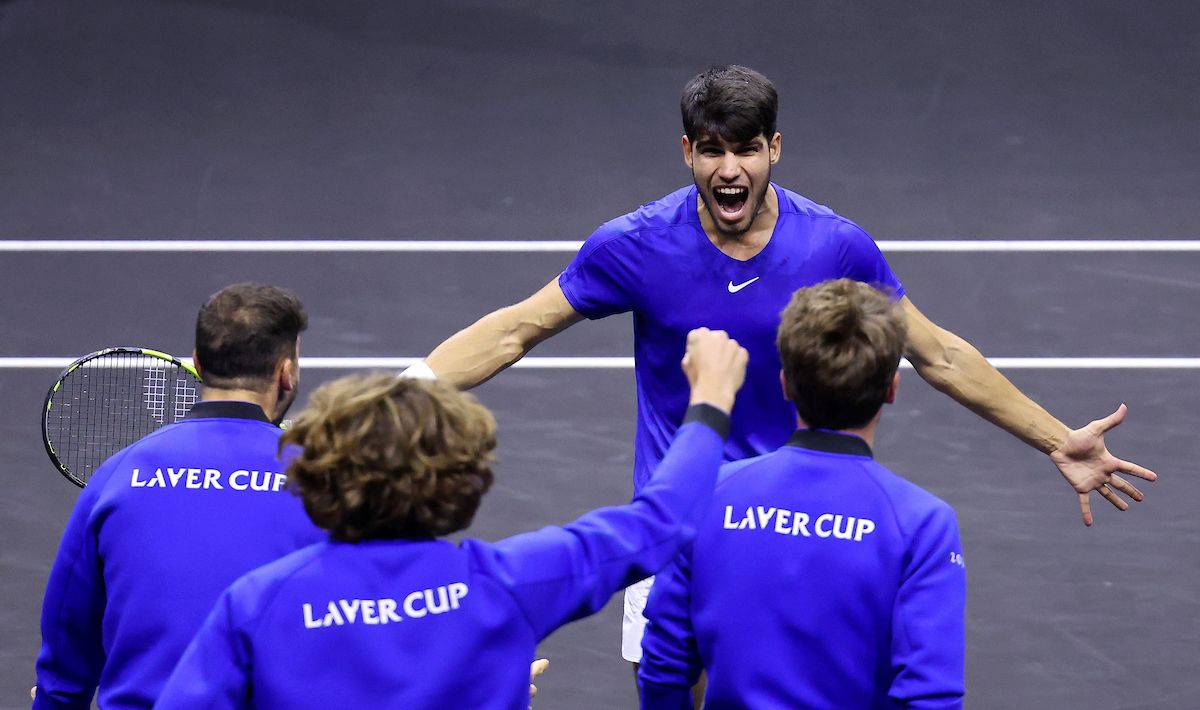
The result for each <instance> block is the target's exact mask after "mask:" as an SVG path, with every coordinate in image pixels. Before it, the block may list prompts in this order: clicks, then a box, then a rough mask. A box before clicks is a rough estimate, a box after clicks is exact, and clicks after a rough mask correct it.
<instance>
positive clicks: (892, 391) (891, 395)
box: [883, 370, 900, 404]
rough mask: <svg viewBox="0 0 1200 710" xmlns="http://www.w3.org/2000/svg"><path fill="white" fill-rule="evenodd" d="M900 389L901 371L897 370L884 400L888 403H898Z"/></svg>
mask: <svg viewBox="0 0 1200 710" xmlns="http://www.w3.org/2000/svg"><path fill="white" fill-rule="evenodd" d="M898 389H900V371H899V370H897V371H896V374H894V375H892V384H891V385H889V386H888V391H887V396H886V397H884V398H883V401H884V402H885V403H887V404H895V403H896V390H898Z"/></svg>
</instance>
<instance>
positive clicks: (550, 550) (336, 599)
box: [158, 406, 729, 710]
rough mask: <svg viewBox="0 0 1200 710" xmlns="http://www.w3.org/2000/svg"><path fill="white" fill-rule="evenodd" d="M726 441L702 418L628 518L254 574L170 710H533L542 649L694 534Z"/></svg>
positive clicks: (192, 652) (220, 609)
mask: <svg viewBox="0 0 1200 710" xmlns="http://www.w3.org/2000/svg"><path fill="white" fill-rule="evenodd" d="M697 418H700V421H696V419H697ZM704 422H708V424H706V423H704ZM728 426H729V420H728V418H727V417H726V416H725V415H724V414H721V413H720V412H719V411H718V410H716V409H713V408H712V407H707V406H700V407H693V408H692V409H690V410H689V413H688V417H687V420H686V421H685V423H684V425H683V426H682V427H680V429H679V432H678V435H677V437H676V439H675V443H674V445H673V446H672V447H671V449H670V451H669V452H668V453H667V456H666V457H665V458H664V460H663V462H662V464H661V465H660V466H659V468H658V470H657V472H656V473H655V474H654V476H653V477H652V479H651V480H650V482H649V483H648V484H647V485H646V486H645V487H643V488H642V490H641V491H640V492H639V493H638V495H637V496H636V497H635V498H634V499H633V502H632V503H630V504H629V505H624V506H619V507H613V508H604V509H601V510H596V511H593V512H591V513H588V514H586V515H584V516H583V517H581V518H579V519H578V520H576V521H575V522H573V523H571V524H569V525H566V526H564V527H548V528H544V529H542V530H539V531H537V532H532V533H526V534H523V535H517V536H515V537H511V538H508V539H505V540H501V541H500V542H497V543H487V542H482V541H479V540H472V539H468V540H464V541H462V542H461V543H459V544H457V545H456V544H454V543H451V542H448V541H445V540H434V539H427V540H407V539H391V540H374V541H367V542H360V543H340V542H325V543H322V544H319V545H314V546H312V547H308V548H306V549H304V550H301V551H299V552H297V553H295V554H292V555H289V556H288V557H286V558H284V559H282V560H279V561H277V562H275V563H273V564H270V565H267V566H266V567H263V568H261V569H258V570H255V571H254V572H251V573H250V574H248V575H246V576H245V577H242V578H241V579H239V580H238V581H237V582H236V583H235V584H234V585H233V586H232V587H230V588H229V590H228V591H226V592H225V594H223V595H222V596H221V598H220V600H219V601H218V602H217V606H216V608H215V609H214V610H213V612H212V614H211V615H210V616H209V618H208V620H207V621H206V622H205V624H204V628H203V629H202V630H201V631H200V633H199V634H198V635H197V637H196V640H195V641H194V642H193V643H192V645H191V646H190V647H189V648H188V650H187V652H186V653H185V654H184V657H183V659H182V660H181V661H180V663H179V667H178V668H176V669H175V672H174V674H172V676H171V679H170V681H169V682H168V683H167V687H166V689H165V690H164V691H163V695H162V697H161V699H160V701H159V705H158V707H160V708H243V707H264V708H334V707H345V708H376V707H379V708H382V707H391V708H408V709H415V708H439V709H441V708H473V709H474V708H506V709H509V710H516V709H518V708H519V709H520V710H525V708H526V707H528V705H529V664H530V662H531V661H532V660H533V658H534V651H535V650H536V646H537V644H538V642H539V641H541V640H542V639H544V638H545V637H546V636H548V635H549V634H550V633H551V632H552V631H554V630H555V629H557V628H558V627H559V626H562V625H563V624H565V623H567V622H569V621H572V620H574V619H578V618H580V617H582V616H586V615H587V614H591V613H593V612H595V611H597V610H598V609H600V607H602V606H603V605H604V604H605V602H607V601H608V599H609V598H610V597H611V596H612V594H613V592H614V591H616V590H618V589H620V588H621V587H624V586H626V585H628V584H631V583H633V582H635V581H637V580H639V579H642V578H644V577H647V576H649V575H650V574H652V573H654V572H656V571H657V570H658V569H659V568H660V567H662V566H663V565H665V564H666V563H667V562H669V561H670V560H671V559H672V558H673V557H674V556H675V555H676V554H677V553H678V552H679V549H680V546H681V545H683V543H684V542H686V541H687V540H688V539H690V538H691V536H692V535H693V534H694V532H695V529H694V527H693V525H692V521H693V520H694V518H695V516H696V515H697V514H699V513H700V512H701V511H703V510H704V509H705V508H706V507H707V504H708V501H709V499H710V498H711V496H712V489H713V485H714V484H715V482H716V475H717V469H718V468H719V466H720V462H721V451H722V448H723V444H724V442H723V438H724V434H726V433H727V432H728ZM714 427H715V428H714ZM716 429H719V430H721V433H718V432H717V431H716Z"/></svg>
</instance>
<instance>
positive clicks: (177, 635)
mask: <svg viewBox="0 0 1200 710" xmlns="http://www.w3.org/2000/svg"><path fill="white" fill-rule="evenodd" d="M279 435H280V429H279V428H278V427H276V426H274V425H273V424H271V423H270V422H269V421H267V420H266V417H265V416H264V415H263V413H262V410H261V409H260V408H258V407H257V406H255V405H251V404H249V403H244V402H201V403H198V404H197V405H196V409H195V410H194V411H193V413H192V414H191V415H190V416H189V417H188V418H187V419H185V420H184V421H182V422H180V423H178V424H173V425H171V426H168V427H165V428H163V429H161V430H159V431H157V432H155V433H154V434H151V435H150V436H149V437H147V438H145V439H143V440H142V441H140V442H138V443H136V444H134V445H133V446H130V447H129V448H127V449H125V450H124V451H122V452H120V453H118V454H117V455H115V456H114V457H113V458H111V459H110V460H109V461H108V462H106V463H105V464H104V465H103V466H101V467H100V469H98V470H97V472H96V474H95V475H94V476H93V477H92V479H91V481H89V483H88V486H87V488H85V489H84V491H83V493H82V494H81V496H80V501H79V504H78V510H77V513H76V515H75V516H74V517H73V519H72V525H76V526H79V525H81V526H83V528H84V530H85V533H84V536H85V537H86V538H88V539H89V541H91V540H94V547H92V545H90V544H89V545H86V546H83V547H81V548H80V549H79V550H78V551H77V552H78V557H76V558H73V559H70V560H63V563H64V564H68V565H71V566H74V563H75V561H76V560H79V561H81V562H83V561H84V559H86V558H89V557H93V556H94V557H96V558H98V559H99V560H101V561H102V564H101V576H100V577H99V579H97V580H94V581H98V582H99V583H100V584H102V586H101V587H100V589H99V590H98V589H94V588H89V587H90V585H89V586H84V583H85V580H92V577H90V576H89V575H83V576H80V577H74V578H72V579H70V580H68V581H67V582H66V583H65V584H64V585H62V586H55V587H54V588H53V591H55V592H56V593H60V594H59V596H55V597H52V596H50V595H49V594H48V596H47V599H46V616H45V619H44V623H43V626H44V628H45V629H46V631H45V632H44V633H47V632H48V633H49V634H51V635H61V636H62V637H61V638H60V639H54V640H53V641H52V642H51V645H50V646H47V648H63V647H67V646H70V645H71V639H70V638H69V637H70V636H71V635H72V634H73V633H74V629H73V628H72V625H71V619H72V618H78V617H77V616H76V615H77V614H78V612H79V607H80V605H94V604H100V605H101V607H100V609H99V610H97V611H99V613H100V620H101V624H102V628H103V633H102V636H101V637H100V638H99V639H97V640H100V641H101V642H102V645H101V646H100V647H93V650H94V651H95V652H102V653H103V672H102V674H101V676H100V678H99V687H100V693H99V696H98V700H99V702H100V705H101V706H102V707H149V706H151V705H152V704H153V703H154V699H155V698H156V697H157V695H158V691H159V690H160V689H161V687H162V684H163V683H164V682H165V681H166V678H167V676H168V675H169V674H170V672H171V669H172V668H173V667H174V665H175V662H176V661H177V660H178V659H179V656H180V655H182V654H183V650H184V649H185V648H186V647H187V644H188V643H189V642H190V641H191V639H192V636H193V635H194V634H195V632H196V629H198V628H200V624H201V623H202V622H203V621H204V618H205V616H207V614H208V612H209V610H210V609H211V608H212V602H213V600H214V599H216V598H217V597H218V596H219V595H220V593H221V592H222V591H223V590H224V589H225V587H227V586H229V584H230V583H231V582H233V580H235V579H237V578H238V577H239V576H241V575H242V574H244V573H245V572H246V571H247V570H250V569H254V568H255V567H258V566H259V565H262V564H265V563H267V562H270V561H271V560H274V559H277V558H279V557H281V556H283V555H286V554H288V553H290V552H292V551H294V550H296V549H298V548H300V547H303V546H305V545H308V544H311V543H313V542H314V541H316V540H318V539H320V537H322V535H321V533H320V531H319V530H317V529H316V527H314V526H313V524H312V523H311V522H310V521H309V520H308V517H307V516H306V515H305V514H304V509H303V508H302V507H301V505H300V503H299V501H298V500H296V498H295V497H294V496H291V495H288V494H287V493H286V492H284V491H282V490H280V489H281V486H282V482H283V474H282V470H283V464H282V463H281V462H280V461H279V460H278V459H277V458H276V456H275V454H274V452H275V451H276V450H277V449H278V442H279ZM72 532H73V531H71V530H68V533H67V535H66V536H64V537H66V538H67V539H73V538H75V539H77V538H76V537H75V536H74V535H73V534H72ZM100 590H102V593H103V596H98V595H97V592H98V591H100ZM59 642H60V643H61V645H60V643H59ZM68 662H70V658H69V657H63V656H57V655H48V654H46V653H43V656H42V657H41V658H40V659H39V665H40V666H42V668H43V669H44V670H50V669H52V668H56V667H57V668H58V671H64V670H65V669H63V668H61V665H60V664H65V663H68ZM88 665H89V666H90V665H92V663H88ZM64 675H65V673H64ZM39 684H41V681H40V683H39ZM55 690H56V688H54V687H46V686H45V685H41V687H40V691H41V692H39V694H38V699H40V700H42V701H43V702H47V703H49V702H51V700H52V698H53V696H54V691H55ZM88 699H90V692H89V698H88ZM83 703H84V704H87V701H86V700H84V701H83Z"/></svg>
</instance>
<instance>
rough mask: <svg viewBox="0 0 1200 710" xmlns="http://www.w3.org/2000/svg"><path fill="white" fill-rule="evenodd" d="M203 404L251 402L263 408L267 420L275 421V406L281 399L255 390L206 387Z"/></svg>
mask: <svg viewBox="0 0 1200 710" xmlns="http://www.w3.org/2000/svg"><path fill="white" fill-rule="evenodd" d="M200 401H201V402H218V401H220V402H249V403H251V404H257V405H258V406H260V407H262V410H263V412H265V413H266V415H267V419H271V420H274V418H275V405H276V404H278V402H279V398H278V396H276V393H275V392H272V391H267V392H255V391H254V390H239V389H222V388H219V387H205V388H204V391H203V392H201V394H200Z"/></svg>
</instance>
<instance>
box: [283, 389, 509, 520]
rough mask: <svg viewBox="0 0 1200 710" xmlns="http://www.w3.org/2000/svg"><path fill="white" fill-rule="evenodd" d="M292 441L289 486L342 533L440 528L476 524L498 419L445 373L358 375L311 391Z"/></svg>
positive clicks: (287, 436) (288, 439) (287, 438)
mask: <svg viewBox="0 0 1200 710" xmlns="http://www.w3.org/2000/svg"><path fill="white" fill-rule="evenodd" d="M289 444H296V445H299V446H300V447H302V451H301V452H300V453H299V455H298V456H297V457H296V458H295V459H293V460H292V462H291V463H290V464H289V465H288V467H287V475H288V486H289V488H292V489H293V490H294V491H297V492H298V493H299V495H300V498H301V499H302V500H303V501H304V509H305V510H306V511H308V515H309V517H310V518H312V520H313V522H314V523H316V524H317V525H318V526H319V527H321V528H324V529H326V530H328V531H329V533H330V535H331V536H332V537H333V538H334V539H337V540H342V541H346V542H357V541H360V540H370V539H380V538H427V537H437V536H440V535H447V534H449V533H452V532H454V531H456V530H461V529H463V528H465V527H467V526H468V525H470V524H471V519H472V518H473V517H474V516H475V511H476V510H477V509H478V508H479V502H480V499H482V498H483V494H484V493H486V492H487V490H488V488H490V487H491V485H492V469H491V464H492V461H493V456H492V450H493V449H495V447H496V421H495V419H494V418H493V417H492V414H491V412H489V411H488V410H487V408H486V407H484V406H483V405H482V404H480V403H479V402H478V401H476V400H475V398H474V397H472V396H471V395H469V394H465V393H462V392H459V391H457V390H455V389H453V388H451V387H449V386H447V385H443V384H441V383H439V382H435V381H434V382H431V381H425V380H415V379H404V378H400V377H396V375H395V374H391V373H379V374H373V375H351V376H349V377H343V378H341V379H337V380H334V381H332V382H328V383H326V384H324V385H322V386H321V387H319V388H317V390H316V391H315V392H313V395H312V399H311V400H310V402H309V405H308V407H307V408H306V409H305V410H304V411H303V412H302V413H301V414H300V416H299V417H298V418H297V419H296V420H295V421H294V422H293V423H292V426H291V427H290V428H289V429H288V430H287V431H286V432H284V434H283V438H282V439H281V441H280V450H281V451H282V449H283V447H285V446H287V445H289Z"/></svg>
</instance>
